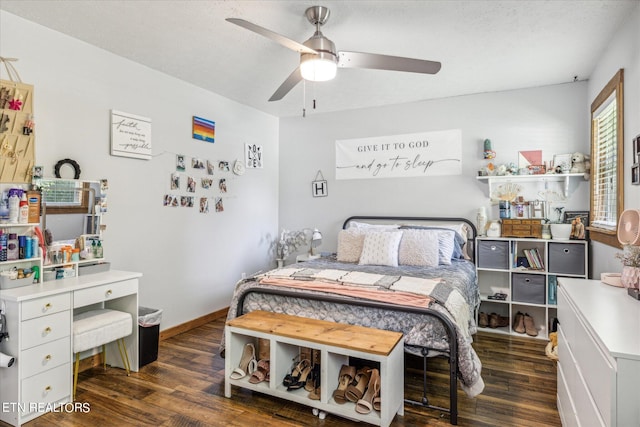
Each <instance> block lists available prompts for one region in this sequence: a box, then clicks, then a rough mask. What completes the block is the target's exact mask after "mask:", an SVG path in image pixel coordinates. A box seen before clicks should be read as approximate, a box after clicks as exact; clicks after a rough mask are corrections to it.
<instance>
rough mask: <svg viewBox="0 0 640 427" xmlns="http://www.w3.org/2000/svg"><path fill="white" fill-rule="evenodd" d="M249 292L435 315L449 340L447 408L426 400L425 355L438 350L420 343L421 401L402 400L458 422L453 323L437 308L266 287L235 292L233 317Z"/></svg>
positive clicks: (239, 309) (239, 312) (242, 310)
mask: <svg viewBox="0 0 640 427" xmlns="http://www.w3.org/2000/svg"><path fill="white" fill-rule="evenodd" d="M252 293H261V294H271V295H278V296H284V297H290V298H298V299H307V300H309V299H311V300H318V301H323V302H330V303H335V304H344V305H351V306H353V305H357V306H362V307H370V308H380V309H386V310H392V311H403V312H407V313H414V314H421V315H427V316H431V317H435V318H437V319H438V321H440V322H441V323H442V325H443V327H444V329H445V331H446V333H447V337H448V339H449V352H448V356H447V357H448V359H449V408H448V409H447V408H442V407H439V406H433V405H430V404H429V400H428V398H427V357H428V355H429V351H431V350H433V351H437V352H440V353H441V350H438V349H432V348H429V347H424V346H413V347H420V348H421V353H422V358H423V396H422V400H421V401H415V400H410V399H405V402H406V403H409V404H412V405H420V406H423V407H426V408H429V409H435V410H439V411H443V412H445V413H448V414H449V417H450V420H449V422H450V423H451V424H452V425H457V424H458V394H457V390H458V383H457V380H458V340H457V332H456V329H455V325H454V324H453V323H452V322H451V320H450V319H448V318H447V317H445V316H444V315H443V314H442V313H439V312H437V311H433V310H431V309H428V308H419V307H405V306H398V305H395V304H389V303H384V302H376V301H366V300H352V299H346V298H341V297H336V296H330V295H319V294H311V293H304V292H293V291H287V290H281V289H268V288H250V289H246V290H244V291H243V292H241V293H240V294H239V295H238V305H237V308H236V316H241V315H242V314H243V312H244V301H245V299H246V297H247V296H248V295H250V294H252Z"/></svg>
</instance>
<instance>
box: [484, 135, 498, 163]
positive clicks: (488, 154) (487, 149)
mask: <svg viewBox="0 0 640 427" xmlns="http://www.w3.org/2000/svg"><path fill="white" fill-rule="evenodd" d="M495 158H496V152H495V151H493V150H492V149H491V140H490V139H485V140H484V159H485V160H491V159H495Z"/></svg>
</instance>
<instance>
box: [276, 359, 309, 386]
mask: <svg viewBox="0 0 640 427" xmlns="http://www.w3.org/2000/svg"><path fill="white" fill-rule="evenodd" d="M310 366H311V362H310V361H309V359H303V360H301V361H300V362H298V363H294V366H293V368H291V373H290V374H287V375H286V376H285V377H284V379H283V380H282V385H283V386H285V387H289V386H291V384H296V383H297V382H298V381H299V380H300V375H301V374H302V371H304V370H305V369H306V368H307V367H310Z"/></svg>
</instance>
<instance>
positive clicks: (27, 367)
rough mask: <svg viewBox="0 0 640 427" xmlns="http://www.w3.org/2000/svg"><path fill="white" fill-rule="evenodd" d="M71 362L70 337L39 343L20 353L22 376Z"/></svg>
mask: <svg viewBox="0 0 640 427" xmlns="http://www.w3.org/2000/svg"><path fill="white" fill-rule="evenodd" d="M70 362H71V337H65V338H62V339H60V340H57V341H52V342H50V343H47V344H44V345H39V346H36V347H33V348H30V349H29V350H26V351H24V352H23V353H22V357H21V358H20V364H21V365H22V376H23V378H27V377H30V376H32V375H36V374H39V373H40V372H44V371H46V370H49V369H53V368H55V367H57V366H60V365H64V364H66V363H70Z"/></svg>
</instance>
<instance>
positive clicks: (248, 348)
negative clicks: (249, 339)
mask: <svg viewBox="0 0 640 427" xmlns="http://www.w3.org/2000/svg"><path fill="white" fill-rule="evenodd" d="M257 363H258V362H256V349H255V347H254V346H253V344H251V343H247V344H245V346H244V349H243V350H242V357H241V358H240V364H239V365H238V367H237V368H235V369H234V370H233V372H231V374H230V375H229V378H231V379H232V380H239V379H240V378H244V377H246V376H247V375H250V374H252V373H253V371H255V370H256V369H257Z"/></svg>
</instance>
